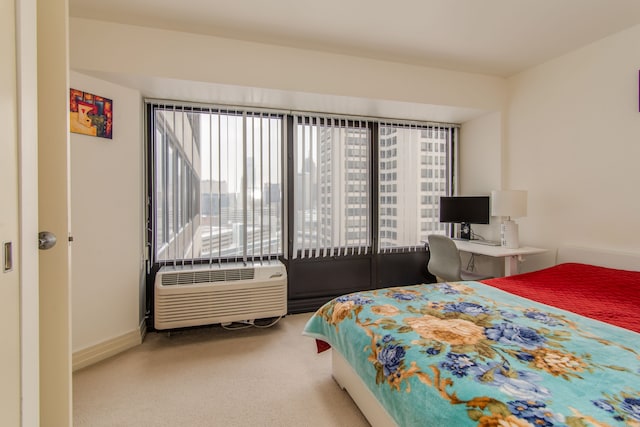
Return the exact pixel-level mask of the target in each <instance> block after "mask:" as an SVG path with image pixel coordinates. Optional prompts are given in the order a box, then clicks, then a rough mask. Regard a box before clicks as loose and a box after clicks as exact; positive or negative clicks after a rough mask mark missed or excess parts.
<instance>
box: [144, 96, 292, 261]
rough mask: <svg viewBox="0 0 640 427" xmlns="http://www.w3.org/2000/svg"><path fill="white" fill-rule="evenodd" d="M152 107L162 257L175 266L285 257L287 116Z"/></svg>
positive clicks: (158, 253)
mask: <svg viewBox="0 0 640 427" xmlns="http://www.w3.org/2000/svg"><path fill="white" fill-rule="evenodd" d="M150 107H151V113H150V115H149V116H150V117H151V124H150V125H151V129H152V132H151V134H150V135H151V137H152V144H151V147H152V150H151V153H152V156H153V162H150V164H151V165H152V166H153V172H152V176H153V187H154V193H153V194H154V197H153V202H152V211H153V230H154V232H153V243H152V245H153V247H154V249H155V260H156V261H161V262H168V263H173V264H174V265H175V264H178V263H180V264H184V263H194V262H195V261H196V260H198V261H199V262H202V260H208V261H209V263H214V262H218V261H220V260H223V259H225V260H228V259H236V260H243V261H246V260H249V259H256V258H258V259H265V258H270V257H277V256H278V255H281V254H282V252H283V241H282V240H283V236H282V230H283V221H282V213H283V209H282V194H283V188H282V184H283V181H282V170H283V161H282V158H283V148H282V147H283V139H284V138H283V120H282V115H281V114H279V113H275V112H268V111H251V110H244V109H228V108H225V109H220V108H213V107H202V106H193V105H176V104H169V103H167V104H160V103H151V104H150Z"/></svg>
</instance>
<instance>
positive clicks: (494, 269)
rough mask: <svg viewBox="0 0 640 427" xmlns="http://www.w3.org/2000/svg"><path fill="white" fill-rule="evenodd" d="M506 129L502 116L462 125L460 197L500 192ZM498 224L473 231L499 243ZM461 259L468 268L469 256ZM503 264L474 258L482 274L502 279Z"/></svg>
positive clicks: (492, 115) (475, 227)
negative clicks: (504, 131) (504, 129)
mask: <svg viewBox="0 0 640 427" xmlns="http://www.w3.org/2000/svg"><path fill="white" fill-rule="evenodd" d="M503 126H504V121H503V114H502V113H501V112H495V113H489V114H485V115H484V116H481V117H478V118H476V119H473V120H469V121H467V122H465V123H463V124H462V126H461V129H460V140H461V143H460V149H459V153H458V180H457V181H458V194H460V195H464V196H482V195H489V194H490V193H491V190H499V189H500V188H501V185H502V178H503V176H502V168H501V167H500V165H501V159H502V153H503V151H504V138H503ZM499 221H500V219H499V218H495V217H492V218H491V224H489V225H480V224H473V225H472V229H473V231H474V233H477V234H479V235H480V236H482V237H484V238H485V239H487V240H500V230H499ZM462 257H463V265H467V262H468V259H469V256H468V254H462ZM503 264H504V263H503V262H502V260H499V259H497V260H496V259H492V258H490V257H480V256H477V257H475V267H476V268H477V270H478V271H479V272H482V273H483V274H487V275H491V276H499V275H502V274H503Z"/></svg>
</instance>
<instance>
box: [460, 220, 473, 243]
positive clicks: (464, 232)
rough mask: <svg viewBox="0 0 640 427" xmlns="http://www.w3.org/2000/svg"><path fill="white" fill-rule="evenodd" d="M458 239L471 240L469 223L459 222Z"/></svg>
mask: <svg viewBox="0 0 640 427" xmlns="http://www.w3.org/2000/svg"><path fill="white" fill-rule="evenodd" d="M460 240H471V224H469V223H468V222H463V223H461V224H460Z"/></svg>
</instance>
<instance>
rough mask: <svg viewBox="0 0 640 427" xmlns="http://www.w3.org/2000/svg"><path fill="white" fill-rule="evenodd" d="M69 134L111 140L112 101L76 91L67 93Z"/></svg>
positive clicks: (72, 90) (71, 90)
mask: <svg viewBox="0 0 640 427" xmlns="http://www.w3.org/2000/svg"><path fill="white" fill-rule="evenodd" d="M69 124H70V129H71V132H73V133H81V134H83V135H91V136H97V137H100V138H108V139H112V133H113V101H112V100H111V99H109V98H105V97H103V96H98V95H94V94H92V93H89V92H84V91H81V90H78V89H73V88H72V89H70V91H69Z"/></svg>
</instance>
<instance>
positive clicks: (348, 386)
mask: <svg viewBox="0 0 640 427" xmlns="http://www.w3.org/2000/svg"><path fill="white" fill-rule="evenodd" d="M331 371H332V372H331V374H332V375H333V379H335V380H336V382H337V383H338V385H339V386H340V388H342V389H344V390H346V391H347V393H349V396H351V398H352V399H353V401H354V402H355V403H356V405H357V406H358V408H359V409H360V411H361V412H362V413H363V414H364V416H365V417H366V418H367V421H369V424H371V425H372V426H373V427H398V424H396V422H395V421H394V420H393V418H391V415H389V413H388V412H387V410H386V409H385V408H383V407H382V405H381V404H380V402H378V400H377V399H376V397H375V396H374V395H373V393H372V392H371V390H369V387H367V385H366V384H365V383H364V381H362V380H361V379H360V377H359V376H358V374H356V371H355V370H354V369H353V368H352V367H351V365H349V362H347V361H346V359H345V358H344V357H342V355H341V354H340V353H339V352H338V351H337V350H335V349H333V348H332V349H331Z"/></svg>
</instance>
